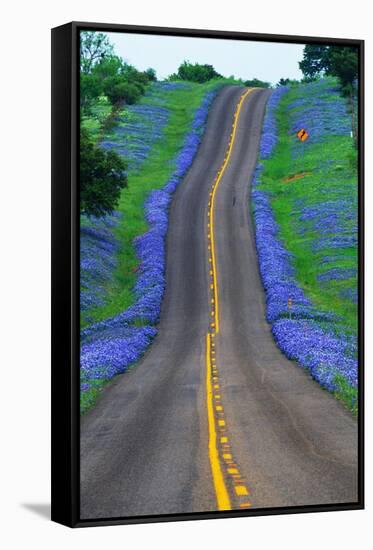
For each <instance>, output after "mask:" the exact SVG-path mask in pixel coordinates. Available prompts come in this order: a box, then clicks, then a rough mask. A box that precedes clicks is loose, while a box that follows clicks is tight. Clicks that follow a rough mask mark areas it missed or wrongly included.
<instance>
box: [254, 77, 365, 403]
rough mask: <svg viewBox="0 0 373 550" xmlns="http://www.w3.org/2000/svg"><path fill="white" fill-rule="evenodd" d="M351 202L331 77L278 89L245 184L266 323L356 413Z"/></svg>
mask: <svg viewBox="0 0 373 550" xmlns="http://www.w3.org/2000/svg"><path fill="white" fill-rule="evenodd" d="M302 128H304V129H306V130H307V132H308V133H309V136H310V137H309V139H308V140H307V141H306V142H304V143H302V142H300V141H299V140H298V139H297V137H296V133H297V131H299V130H300V129H302ZM357 200H358V197H357V164H356V151H355V148H354V143H353V139H352V138H351V117H350V116H349V114H348V112H347V107H346V102H345V99H344V98H343V97H342V96H341V94H340V91H339V89H338V86H337V83H336V81H335V80H333V79H331V78H326V79H323V80H319V81H316V82H312V83H308V84H301V85H298V86H294V87H290V88H287V87H280V88H277V89H276V90H275V91H274V92H273V94H272V95H271V97H270V100H269V102H268V105H267V110H266V116H265V120H264V128H263V134H262V140H261V147H260V161H259V163H258V165H257V169H256V173H255V176H254V179H253V184H252V205H253V206H252V208H253V217H254V223H255V229H256V245H257V251H258V258H259V267H260V273H261V277H262V281H263V285H264V288H265V291H266V299H267V319H268V321H269V322H270V323H271V325H272V333H273V336H274V338H275V340H276V342H277V344H278V346H279V348H280V349H281V350H282V351H283V353H284V354H285V355H286V356H287V357H288V358H289V359H292V360H295V361H297V362H298V363H299V365H300V366H302V367H304V368H307V369H308V370H309V372H310V374H311V375H312V377H313V378H314V379H315V380H317V381H318V382H319V383H320V384H321V385H322V386H323V387H324V388H326V389H327V390H329V391H331V392H334V393H335V394H336V395H337V397H339V398H340V399H342V400H343V401H344V402H345V403H346V404H347V406H348V407H349V408H351V410H353V411H356V407H357V403H356V398H357V382H358V361H357V212H358V209H357ZM289 303H290V306H289Z"/></svg>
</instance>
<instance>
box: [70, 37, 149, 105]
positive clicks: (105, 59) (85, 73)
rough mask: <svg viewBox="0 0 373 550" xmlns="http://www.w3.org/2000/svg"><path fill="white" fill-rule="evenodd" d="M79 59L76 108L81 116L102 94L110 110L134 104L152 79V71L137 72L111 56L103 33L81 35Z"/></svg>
mask: <svg viewBox="0 0 373 550" xmlns="http://www.w3.org/2000/svg"><path fill="white" fill-rule="evenodd" d="M80 56H81V59H80V68H81V72H80V105H81V108H82V109H83V112H85V113H87V112H89V110H90V107H91V105H92V103H93V102H94V100H95V99H96V98H98V97H99V96H100V95H102V94H105V95H106V96H107V98H108V100H109V101H110V103H111V104H112V105H113V106H115V105H117V104H118V103H120V102H125V103H129V104H131V103H135V102H136V101H138V100H139V98H140V96H141V95H142V94H144V92H145V89H146V86H147V84H148V83H149V82H150V81H152V80H155V79H156V73H155V71H154V69H148V70H147V71H145V72H141V71H138V70H137V69H136V68H135V67H133V66H132V65H130V64H128V63H125V62H124V61H123V59H121V58H120V57H118V56H117V55H115V54H114V50H113V46H112V45H111V44H110V42H109V39H108V38H107V36H106V35H105V34H103V33H97V32H91V31H87V32H82V33H81V39H80Z"/></svg>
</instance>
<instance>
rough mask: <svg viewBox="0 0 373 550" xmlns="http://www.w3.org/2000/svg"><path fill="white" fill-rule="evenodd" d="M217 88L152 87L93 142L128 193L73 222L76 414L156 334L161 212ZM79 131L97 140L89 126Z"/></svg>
mask: <svg viewBox="0 0 373 550" xmlns="http://www.w3.org/2000/svg"><path fill="white" fill-rule="evenodd" d="M221 85H222V84H221V83H220V84H216V83H215V84H214V83H211V84H209V85H208V86H204V87H203V86H201V85H192V84H187V83H167V82H156V83H154V84H153V85H152V86H151V88H150V90H149V91H148V93H147V94H146V95H145V96H144V98H143V99H142V101H141V103H140V104H137V105H132V106H127V107H126V108H123V109H121V110H119V112H118V113H117V114H116V120H115V121H114V122H115V123H114V124H113V125H112V126H111V128H110V129H109V130H108V131H107V132H106V133H105V135H104V136H103V137H102V139H101V140H100V145H101V147H103V148H105V149H113V150H115V151H116V152H117V153H118V154H119V155H123V156H124V158H125V159H126V161H127V164H128V180H129V187H128V189H125V190H124V192H123V197H122V199H121V201H120V204H119V207H118V211H117V212H114V213H113V214H112V215H110V216H109V215H108V216H105V217H104V218H101V219H93V218H90V219H88V218H87V217H86V216H82V220H81V243H80V246H81V410H82V412H84V411H85V410H87V409H88V408H89V407H90V406H91V405H92V404H93V402H94V401H95V399H96V397H97V394H98V392H99V391H100V389H101V388H102V387H103V385H104V384H105V383H107V381H108V380H110V379H111V378H112V377H113V376H114V375H116V374H119V373H122V372H124V371H125V370H126V369H127V368H128V367H130V366H131V365H133V364H134V363H135V362H136V361H138V360H139V358H140V357H141V356H142V355H143V353H144V352H145V350H146V349H147V347H148V346H149V344H150V343H151V341H152V339H153V338H154V337H155V335H156V334H157V328H156V324H157V321H158V318H159V314H160V308H161V302H162V298H163V294H164V290H165V237H166V232H167V227H168V208H169V205H170V202H171V198H172V194H173V193H174V191H175V189H176V187H177V186H178V185H179V183H180V182H181V181H182V179H183V177H184V175H185V173H186V172H187V170H188V168H189V167H190V165H191V163H192V160H193V158H194V156H195V154H196V152H197V149H198V146H199V144H200V141H201V139H202V135H203V132H204V128H205V124H206V120H207V114H208V110H209V107H210V105H211V103H212V101H213V99H214V97H215V95H216V93H217V91H218V89H219V88H220V86H221ZM193 91H194V94H193ZM183 94H184V96H183ZM185 94H188V96H191V97H192V99H193V98H194V100H192V101H189V103H190V108H189V109H186V108H184V107H180V106H182V105H184V104H185V97H186V95H185ZM189 99H191V98H190V97H189ZM176 106H177V112H173V107H175V109H174V111H175V110H176ZM100 112H102V109H101V110H100ZM181 119H182V120H181ZM172 120H173V121H174V126H177V130H175V129H174V130H173V128H172ZM170 121H171V124H170ZM181 122H182V123H181ZM87 127H88V128H89V127H91V128H92V130H93V131H92V135H97V134H98V132H97V125H95V123H94V122H92V121H88V124H87ZM167 132H168V133H169V135H167ZM167 139H168V140H169V141H170V142H172V147H168V148H167ZM157 146H158V149H157ZM165 165H166V166H167V169H166V171H165V169H164V166H165ZM160 166H162V170H161V171H160V170H159V167H160ZM157 174H159V177H158V178H156V176H157ZM162 180H163V181H162ZM118 272H119V273H118Z"/></svg>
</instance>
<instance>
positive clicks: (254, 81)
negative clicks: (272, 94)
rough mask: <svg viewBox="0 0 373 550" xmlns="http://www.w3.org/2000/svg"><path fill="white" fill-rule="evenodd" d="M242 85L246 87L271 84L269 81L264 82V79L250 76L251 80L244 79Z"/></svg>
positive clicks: (268, 86) (263, 86) (260, 86)
mask: <svg viewBox="0 0 373 550" xmlns="http://www.w3.org/2000/svg"><path fill="white" fill-rule="evenodd" d="M244 86H247V87H248V88H270V87H271V84H270V83H269V82H265V81H264V80H259V79H258V78H252V79H251V80H246V82H244Z"/></svg>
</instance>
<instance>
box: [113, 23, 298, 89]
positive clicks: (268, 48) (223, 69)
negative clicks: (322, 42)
mask: <svg viewBox="0 0 373 550" xmlns="http://www.w3.org/2000/svg"><path fill="white" fill-rule="evenodd" d="M107 35H108V36H109V38H110V41H111V43H112V44H114V47H115V51H116V53H117V55H119V56H121V57H122V58H123V59H124V60H125V61H127V62H128V63H131V64H132V65H134V66H135V67H136V68H137V69H139V70H145V69H147V68H149V67H153V68H154V69H155V70H156V71H157V76H158V79H159V80H162V79H164V78H166V77H167V76H168V75H169V74H171V73H173V72H175V71H176V70H177V68H178V67H179V65H180V64H181V63H182V62H183V61H184V59H187V60H188V61H191V62H192V63H195V62H198V63H208V64H210V65H213V66H214V67H215V69H216V70H217V71H218V73H220V74H222V75H224V76H230V75H234V76H235V77H241V78H243V79H250V78H259V79H261V80H266V81H268V82H271V83H273V84H276V83H277V82H278V81H279V79H280V78H281V77H289V78H296V79H299V78H302V73H301V71H300V70H299V67H298V62H299V61H300V60H301V59H302V52H303V47H304V46H303V45H300V44H278V43H274V42H248V41H243V40H221V39H216V38H190V37H179V36H154V35H141V34H125V33H107Z"/></svg>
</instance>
